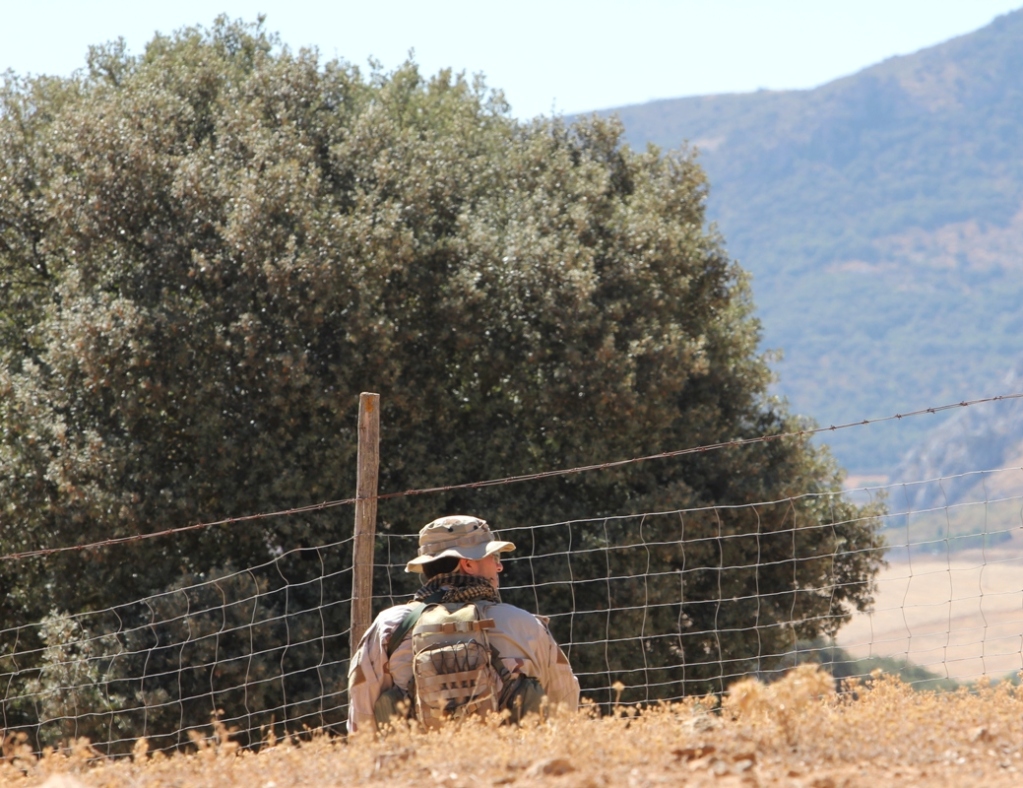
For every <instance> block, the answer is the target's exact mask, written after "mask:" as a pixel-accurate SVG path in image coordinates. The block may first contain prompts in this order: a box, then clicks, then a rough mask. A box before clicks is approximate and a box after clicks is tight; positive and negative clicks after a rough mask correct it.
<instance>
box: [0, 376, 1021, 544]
mask: <svg viewBox="0 0 1023 788" xmlns="http://www.w3.org/2000/svg"><path fill="white" fill-rule="evenodd" d="M1016 399H1023V392H1019V393H1015V394H999V395H997V396H994V397H983V398H980V399H973V400H962V401H960V402H953V403H949V404H947V405H938V406H933V407H928V408H921V409H919V410H913V411H908V412H906V413H895V414H893V415H891V416H884V417H881V418H876V419H860V420H857V421H850V422H846V423H844V424H832V425H829V426H827V427H814V428H811V429H804V430H794V431H791V432H779V433H774V434H771V435H758V436H756V437H752V438H735V439H732V440H727V441H720V442H718V443H708V444H704V445H702V446H693V447H689V448H685V449H674V450H670V451H663V452H658V453H656V454H647V455H643V456H639V457H630V458H628V459H623V460H609V461H607V462H601V463H594V464H592V465H580V466H576V467H574V468H559V469H555V470H549V471H538V472H536V473H525V474H519V475H515V476H505V477H502V478H498V479H486V480H482V481H474V482H462V483H459V484H448V485H442V486H438V487H424V488H420V489H413V490H404V491H402V492H393V493H384V494H382V495H376V496H373V497H371V498H367V499H365V500H377V501H386V500H392V499H395V498H405V497H411V496H415V495H433V494H437V493H442V492H453V491H455V490H474V489H484V488H487V487H498V486H501V485H505V484H518V483H522V482H528V481H538V480H541V479H552V478H557V477H560V476H571V475H576V474H581V473H589V472H591V471H603V470H610V469H612V468H621V467H624V466H627V465H634V464H637V463H641V462H649V461H651V460H663V459H671V458H673V457H684V456H687V455H692V454H701V453H704V452H710V451H719V450H721V449H729V448H739V447H742V446H749V445H752V444H757V443H768V442H770V441H777V440H785V439H786V438H806V437H812V436H814V435H819V434H821V433H825V432H836V431H838V430H845V429H851V428H854V427H865V426H868V425H871V424H883V423H885V422H889V421H901V420H902V419H906V418H912V417H915V416H923V415H926V414H937V413H942V412H944V411H948V410H955V409H956V408H967V407H972V406H974V405H981V404H985V403H990V402H1002V401H1007V400H1016ZM358 500H360V499H359V498H340V499H337V500H333V501H323V502H321V503H316V504H307V505H305V506H298V507H294V508H291V509H282V510H280V511H275V512H261V513H258V514H247V515H240V516H237V517H225V518H222V519H219V520H211V521H207V522H201V523H193V524H191V525H183V526H177V527H174V528H165V529H163V530H160V531H151V532H149V533H144V534H131V535H128V536H118V537H112V538H110V539H103V540H100V541H97V542H89V543H87V544H80V545H65V546H63V547H41V548H37V549H35V550H24V551H21V552H17V553H8V554H6V555H0V561H17V560H23V559H26V558H40V557H44V556H48V555H54V554H58V553H67V552H76V551H82V550H95V549H99V548H102V547H111V546H114V545H119V544H126V543H130V542H140V541H144V540H148V539H159V538H162V537H165V536H173V535H175V534H181V533H187V532H189V531H197V530H201V529H204V528H213V527H215V526H218V525H234V524H236V523H244V522H252V521H254V520H262V519H267V518H271V517H287V516H290V515H297V514H307V513H310V512H318V511H323V510H325V509H333V508H337V507H340V506H350V505H352V504H354V503H356V502H357V501H358Z"/></svg>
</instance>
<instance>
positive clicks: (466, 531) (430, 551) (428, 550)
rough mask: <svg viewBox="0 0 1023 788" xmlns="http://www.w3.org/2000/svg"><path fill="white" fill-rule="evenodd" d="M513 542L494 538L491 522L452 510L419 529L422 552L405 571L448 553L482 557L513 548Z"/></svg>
mask: <svg viewBox="0 0 1023 788" xmlns="http://www.w3.org/2000/svg"><path fill="white" fill-rule="evenodd" d="M514 549H515V545H513V544H512V543H511V542H501V541H498V540H497V539H495V538H494V534H493V532H492V531H491V530H490V526H489V525H487V524H486V522H484V521H483V520H481V519H479V518H478V517H468V516H466V515H461V514H453V515H449V516H448V517H441V518H439V519H437V520H434V521H433V522H432V523H428V524H427V525H424V526H423V528H422V530H421V531H420V532H419V555H418V556H417V557H416V558H413V559H412V560H411V561H409V562H408V564H406V566H405V571H406V572H422V571H423V564H428V563H430V561H435V560H436V559H438V558H446V557H448V556H453V557H458V558H468V559H470V560H471V561H479V560H481V559H483V558H486V557H487V556H488V555H493V554H494V553H507V552H509V551H510V550H514Z"/></svg>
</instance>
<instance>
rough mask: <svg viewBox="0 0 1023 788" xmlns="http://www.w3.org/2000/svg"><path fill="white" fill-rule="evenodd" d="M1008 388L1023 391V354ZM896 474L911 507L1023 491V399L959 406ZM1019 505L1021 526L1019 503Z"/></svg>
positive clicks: (903, 501) (902, 500) (902, 504)
mask: <svg viewBox="0 0 1023 788" xmlns="http://www.w3.org/2000/svg"><path fill="white" fill-rule="evenodd" d="M1002 388H1003V389H1004V390H1006V391H1016V392H1021V391H1023V360H1021V361H1020V362H1019V363H1018V364H1017V365H1016V367H1015V368H1014V369H1012V370H1011V371H1010V372H1009V373H1008V374H1007V375H1006V376H1005V379H1004V380H1003V381H1002ZM979 471H997V472H995V473H990V474H989V473H979ZM894 477H895V480H896V481H898V482H901V483H902V485H901V486H900V488H899V489H898V493H897V497H898V499H899V500H898V501H897V505H898V507H899V508H900V509H905V510H907V511H916V512H919V511H923V510H929V509H939V508H942V507H944V506H946V505H950V504H951V505H956V504H965V503H972V502H976V501H984V502H991V501H995V500H1000V499H1002V498H1005V497H1007V496H1010V495H1011V496H1020V495H1023V399H1012V400H1003V401H999V402H989V403H983V404H979V405H974V406H971V407H968V408H963V409H962V410H958V411H956V412H955V414H954V415H953V416H951V417H950V418H948V419H947V420H946V421H945V422H944V423H943V424H941V425H940V426H938V427H936V428H935V429H933V430H931V432H930V433H929V434H928V435H927V436H926V438H925V439H924V440H923V441H921V442H920V443H919V444H918V445H917V446H915V447H913V448H912V449H910V451H908V452H907V453H906V455H905V456H904V457H903V458H902V462H900V463H899V465H898V467H897V468H896V469H895V472H894ZM1014 509H1015V511H1014V515H1015V517H1014V520H1015V521H1016V525H1017V526H1018V524H1019V512H1018V503H1017V505H1016V506H1015V507H1014Z"/></svg>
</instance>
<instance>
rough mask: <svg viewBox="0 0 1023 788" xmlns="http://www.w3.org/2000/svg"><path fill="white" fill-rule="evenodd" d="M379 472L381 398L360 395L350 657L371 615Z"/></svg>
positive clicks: (367, 625)
mask: <svg viewBox="0 0 1023 788" xmlns="http://www.w3.org/2000/svg"><path fill="white" fill-rule="evenodd" d="M379 468H380V395H379V394H370V393H368V392H365V391H364V392H363V393H362V394H360V395H359V469H358V476H357V477H356V481H355V541H354V544H353V547H352V561H353V564H352V628H351V632H350V637H349V641H348V643H349V652H348V653H349V654H350V655H351V656H353V657H354V656H355V650H356V649H357V648H358V646H359V641H360V640H361V639H362V633H363V632H365V631H366V630H367V629H368V628H369V624H370V621H371V618H372V615H373V542H374V540H375V538H376V530H377V497H376V496H377V475H378V471H379Z"/></svg>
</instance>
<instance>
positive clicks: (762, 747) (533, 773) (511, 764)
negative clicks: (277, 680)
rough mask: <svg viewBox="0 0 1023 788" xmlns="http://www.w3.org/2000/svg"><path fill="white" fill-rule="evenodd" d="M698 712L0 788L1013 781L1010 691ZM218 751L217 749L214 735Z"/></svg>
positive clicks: (757, 702)
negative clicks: (44, 786) (60, 787)
mask: <svg viewBox="0 0 1023 788" xmlns="http://www.w3.org/2000/svg"><path fill="white" fill-rule="evenodd" d="M710 705H712V704H710V702H709V701H702V702H701V701H698V700H691V701H689V702H687V703H684V704H679V705H675V706H672V707H670V708H663V709H659V710H653V711H647V712H644V713H641V714H637V712H636V710H635V709H620V713H619V714H618V715H617V716H615V717H605V718H589V717H587V716H586V715H585V714H580V715H575V716H570V717H566V716H562V717H559V718H557V719H555V720H553V721H552V722H551V723H549V724H547V725H544V726H530V727H524V728H522V729H515V728H510V727H497V726H496V725H482V724H471V725H466V726H463V727H462V728H460V729H456V728H449V729H445V730H442V731H440V732H437V733H432V734H429V735H426V734H422V733H419V732H413V731H408V730H406V731H401V732H397V733H395V734H392V735H391V736H390V737H388V738H386V739H382V740H372V739H369V740H363V741H353V742H350V743H346V742H345V741H343V740H341V739H331V738H327V737H320V738H315V739H313V740H312V741H307V742H304V743H301V744H295V743H289V742H278V743H276V744H275V745H274V746H270V747H267V748H265V749H264V750H263V751H262V752H260V753H258V754H256V753H251V752H245V753H239V752H238V751H237V750H236V749H234V748H233V747H232V746H231V744H230V742H229V741H226V740H225V741H224V742H223V743H221V744H219V745H214V746H207V747H204V748H201V749H200V750H199V751H198V752H197V753H195V754H191V755H174V756H171V757H166V756H162V755H156V756H153V755H147V754H146V753H145V752H143V751H142V749H141V748H140V749H139V750H138V752H137V753H136V756H135V758H134V759H131V760H129V759H125V760H121V761H118V762H110V761H103V760H102V759H93V756H92V753H91V752H90V750H89V749H88V747H87V746H85V745H80V746H79V747H78V748H77V750H76V752H75V753H74V754H73V755H71V756H70V757H67V756H64V755H52V754H51V755H49V756H48V757H45V758H43V759H42V760H36V759H34V758H33V757H32V756H31V755H29V754H28V753H25V752H19V751H18V747H17V745H16V744H15V743H10V742H9V743H8V745H7V747H6V752H7V755H6V758H5V759H4V760H3V761H2V762H0V785H2V786H17V787H18V788H32V787H33V786H40V785H46V786H50V788H55V787H56V786H75V788H78V786H110V788H115V787H117V788H120V787H122V786H123V787H124V788H128V787H129V786H131V787H132V788H148V787H149V786H180V787H181V788H185V787H186V786H209V785H215V786H225V787H227V786H244V788H286V787H287V786H299V785H301V786H308V785H317V786H318V785H330V786H333V785H337V786H341V785H388V786H390V785H397V786H413V785H417V786H422V785H425V786H448V787H450V788H455V787H456V786H471V785H507V786H516V787H517V786H523V787H524V786H538V785H555V786H557V785H563V786H647V785H650V786H652V785H662V784H663V785H692V786H710V785H713V786H767V785H786V786H806V787H807V788H839V787H840V786H845V787H846V788H857V787H859V786H863V787H864V788H877V787H878V786H903V785H905V786H909V785H913V786H953V785H955V786H961V785H985V786H996V787H997V786H1010V785H1012V786H1015V785H1018V784H1019V783H1020V781H1021V779H1023V775H1021V769H1023V735H1021V734H1023V690H1020V689H1017V688H1014V687H1011V686H1010V685H1008V684H1000V685H998V686H997V687H987V686H983V685H982V686H981V687H980V688H979V689H978V690H977V691H976V692H974V693H972V694H971V693H968V692H966V691H965V690H964V691H960V692H957V693H930V692H914V691H913V690H912V689H910V688H909V687H907V686H906V685H904V684H900V683H899V682H898V681H897V680H894V679H887V678H879V679H877V680H876V681H874V682H873V683H872V684H871V686H860V687H859V688H858V689H857V690H856V692H855V693H853V694H846V695H843V696H840V697H839V696H835V695H834V692H833V682H832V681H831V678H830V677H829V676H828V675H827V674H823V673H819V672H818V671H816V669H814V668H813V667H811V666H803V667H802V668H799V669H797V670H796V671H794V672H793V673H792V674H790V675H789V676H788V677H787V678H785V679H783V680H781V681H779V682H777V683H775V684H772V685H770V686H764V685H761V684H758V683H756V682H755V681H746V682H740V683H739V684H738V685H735V686H733V688H732V690H731V693H730V695H729V697H728V698H727V699H726V701H725V706H724V708H723V709H721V710H715V709H712V708H710ZM223 738H225V739H226V737H223Z"/></svg>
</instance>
